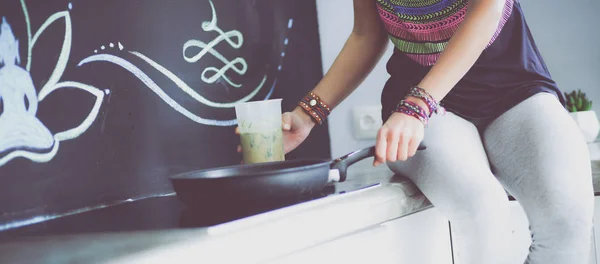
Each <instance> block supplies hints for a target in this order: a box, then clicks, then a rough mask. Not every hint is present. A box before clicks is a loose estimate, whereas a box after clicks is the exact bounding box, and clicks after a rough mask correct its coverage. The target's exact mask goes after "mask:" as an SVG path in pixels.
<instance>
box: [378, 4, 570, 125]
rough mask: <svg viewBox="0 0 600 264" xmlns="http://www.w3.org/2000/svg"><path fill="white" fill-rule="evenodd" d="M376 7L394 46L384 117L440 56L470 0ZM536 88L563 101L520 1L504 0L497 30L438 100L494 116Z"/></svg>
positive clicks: (471, 113)
mask: <svg viewBox="0 0 600 264" xmlns="http://www.w3.org/2000/svg"><path fill="white" fill-rule="evenodd" d="M377 7H378V12H379V15H380V17H381V19H382V21H383V23H384V25H385V27H386V29H387V31H388V33H389V34H388V35H389V38H390V40H391V41H392V43H393V44H394V46H395V50H394V53H393V55H392V57H391V58H390V59H389V61H388V63H387V71H388V73H389V74H390V76H391V77H390V79H389V80H388V82H387V83H386V85H385V87H384V89H383V93H382V96H381V103H382V106H383V110H382V118H383V120H384V121H385V120H387V118H388V117H389V116H390V115H391V111H392V110H393V109H394V108H395V107H396V105H397V104H398V102H399V101H400V100H402V98H404V96H405V95H406V93H407V92H408V89H409V88H410V86H411V85H416V84H418V83H419V82H420V81H421V80H422V79H423V77H424V76H425V75H426V74H427V72H428V71H429V69H431V65H433V64H434V63H435V61H436V60H437V58H439V55H440V54H441V52H443V49H444V48H445V46H446V44H447V42H448V40H449V39H450V38H451V37H452V35H453V33H454V32H455V31H456V29H457V28H458V26H459V25H460V23H461V22H462V20H463V19H464V16H465V14H466V9H467V7H468V0H423V1H415V0H377ZM539 92H549V93H552V94H554V95H556V96H557V97H558V99H559V100H560V102H561V103H562V104H563V105H564V98H563V95H562V93H561V91H560V90H559V89H558V87H557V85H556V83H555V82H554V81H553V80H552V77H551V76H550V73H549V72H548V69H547V67H546V64H545V63H544V61H543V59H542V56H541V55H540V52H539V50H538V48H537V47H536V44H535V42H534V40H533V37H532V35H531V32H530V31H529V27H528V26H527V23H526V21H525V18H524V15H523V10H522V9H521V6H520V3H519V2H518V1H514V0H506V5H505V8H504V16H503V18H502V19H501V21H500V23H499V26H498V30H497V31H496V34H494V37H493V38H492V39H491V40H490V42H489V44H488V46H487V47H486V49H485V50H484V51H483V53H482V54H481V56H480V57H479V59H478V60H477V62H476V63H475V65H474V66H473V67H472V68H471V69H470V70H469V71H468V72H467V74H466V75H465V76H464V77H463V78H462V80H461V81H460V82H459V83H458V84H457V85H456V86H455V87H454V88H453V89H452V90H451V91H450V93H449V94H448V95H447V96H446V97H445V98H444V99H443V100H442V101H441V103H442V105H443V106H444V107H445V108H446V110H448V111H449V112H453V113H455V114H457V115H459V116H462V117H464V118H466V119H468V120H472V121H474V120H481V119H488V118H494V117H496V116H498V115H500V114H502V113H504V112H505V111H506V110H508V109H510V108H511V107H513V106H515V105H516V104H518V103H520V102H522V101H523V100H525V99H527V98H528V97H530V96H532V95H534V94H536V93H539Z"/></svg>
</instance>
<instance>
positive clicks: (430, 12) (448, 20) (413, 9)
mask: <svg viewBox="0 0 600 264" xmlns="http://www.w3.org/2000/svg"><path fill="white" fill-rule="evenodd" d="M376 1H377V10H378V13H379V16H380V18H381V20H382V21H383V24H384V26H385V28H386V30H387V31H388V35H389V38H390V40H391V41H392V43H393V44H394V46H395V47H396V48H397V49H398V50H399V51H401V52H403V53H405V54H406V55H407V56H408V57H409V58H411V59H412V60H414V61H416V62H417V63H419V64H421V65H424V66H431V65H433V64H434V63H435V62H436V61H437V59H439V57H440V55H441V53H442V52H443V51H444V49H445V48H446V46H447V45H448V41H449V40H450V38H451V37H452V36H453V35H454V33H455V32H456V30H457V29H458V27H459V26H460V24H461V23H462V22H463V20H464V18H465V16H466V14H467V7H468V0H376ZM514 1H515V0H506V1H505V6H504V12H503V16H502V19H501V20H500V23H499V24H498V29H497V30H496V32H495V33H494V36H493V37H492V39H491V40H490V42H489V43H488V47H489V46H490V45H491V44H492V43H493V42H494V41H495V40H496V38H497V37H498V35H499V34H500V32H501V30H502V28H503V27H504V25H505V24H506V22H507V21H508V19H509V18H510V16H511V14H512V10H513V4H514Z"/></svg>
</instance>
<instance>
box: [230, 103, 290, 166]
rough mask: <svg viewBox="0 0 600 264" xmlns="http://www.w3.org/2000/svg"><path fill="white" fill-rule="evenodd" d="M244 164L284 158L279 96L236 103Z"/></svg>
mask: <svg viewBox="0 0 600 264" xmlns="http://www.w3.org/2000/svg"><path fill="white" fill-rule="evenodd" d="M235 114H236V117H237V122H238V129H239V132H240V138H241V141H242V150H243V151H242V155H243V159H244V163H245V164H253V163H264V162H274V161H283V160H285V154H284V153H283V131H282V129H281V125H282V123H281V99H272V100H264V101H253V102H246V103H240V104H236V105H235Z"/></svg>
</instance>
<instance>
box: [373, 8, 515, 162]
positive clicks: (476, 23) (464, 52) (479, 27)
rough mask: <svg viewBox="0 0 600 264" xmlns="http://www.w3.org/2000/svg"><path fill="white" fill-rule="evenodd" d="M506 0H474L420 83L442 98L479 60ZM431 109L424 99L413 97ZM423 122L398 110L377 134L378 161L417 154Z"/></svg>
mask: <svg viewBox="0 0 600 264" xmlns="http://www.w3.org/2000/svg"><path fill="white" fill-rule="evenodd" d="M504 5H505V0H471V1H469V7H468V10H467V14H466V15H465V19H464V20H463V22H462V23H461V25H460V26H459V27H458V29H457V31H456V32H455V33H454V35H453V36H452V38H450V41H449V42H448V45H447V46H446V48H445V49H444V51H443V52H442V55H441V56H440V58H439V59H438V60H437V62H436V63H435V64H434V66H433V67H432V68H431V70H430V71H429V72H428V73H427V75H425V77H424V78H423V80H421V82H420V83H419V86H420V87H421V88H423V89H425V90H426V91H427V92H428V93H429V94H431V95H432V96H433V97H434V98H435V99H436V100H437V101H440V100H442V99H443V98H444V97H445V96H446V95H447V94H448V93H449V92H450V90H451V89H452V88H453V87H454V86H455V85H456V84H457V83H458V81H460V79H462V78H463V77H464V75H465V74H466V73H467V71H469V69H471V67H472V66H473V64H475V62H476V61H477V59H478V58H479V56H480V55H481V53H482V52H483V50H484V49H485V47H486V46H487V44H488V43H489V41H490V40H491V39H492V37H493V35H494V33H495V32H496V30H497V28H498V24H499V22H500V19H501V17H502V13H503V10H504ZM406 100H408V101H413V102H415V103H416V104H419V105H421V107H422V108H423V109H424V110H425V111H427V109H428V107H427V105H426V104H425V103H424V102H423V101H422V100H420V99H418V98H414V97H409V98H407V99H406ZM423 135H424V131H423V124H421V122H420V121H419V120H417V119H416V118H414V117H412V116H408V115H404V114H401V113H394V114H392V116H390V118H389V119H388V120H386V121H385V124H384V125H383V126H382V127H381V129H380V130H379V133H378V134H377V143H376V155H375V157H376V158H375V162H374V165H375V166H377V165H379V164H381V163H384V162H385V161H391V162H394V161H396V160H406V159H408V158H409V157H412V156H413V155H415V153H416V151H417V147H418V146H419V143H420V142H421V141H422V140H423Z"/></svg>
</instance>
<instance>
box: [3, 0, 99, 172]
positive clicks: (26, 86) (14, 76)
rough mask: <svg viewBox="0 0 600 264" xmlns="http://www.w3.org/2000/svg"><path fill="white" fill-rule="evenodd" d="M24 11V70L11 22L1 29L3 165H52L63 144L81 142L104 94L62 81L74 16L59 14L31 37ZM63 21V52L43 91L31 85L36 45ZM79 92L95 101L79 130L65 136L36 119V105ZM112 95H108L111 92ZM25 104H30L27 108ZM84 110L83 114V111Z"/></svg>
mask: <svg viewBox="0 0 600 264" xmlns="http://www.w3.org/2000/svg"><path fill="white" fill-rule="evenodd" d="M21 6H22V7H23V12H24V14H25V19H26V21H25V22H26V25H27V36H28V38H27V39H26V41H27V58H26V61H27V63H26V66H25V67H24V68H23V67H22V66H21V64H22V60H21V58H20V55H19V48H18V47H19V40H18V39H16V37H15V35H14V34H13V31H12V28H11V26H10V21H7V20H6V18H4V17H3V18H2V22H1V24H0V100H1V101H2V105H3V109H4V110H3V112H2V113H1V114H0V154H2V156H0V166H2V165H4V164H6V163H7V162H9V161H11V160H13V159H15V158H18V157H23V158H26V159H29V160H32V161H34V162H48V161H50V160H51V159H52V158H53V157H54V156H55V155H56V153H57V152H58V149H59V146H60V142H62V141H66V140H71V139H75V138H77V137H79V136H80V135H81V134H83V133H85V131H86V130H87V129H88V128H89V127H90V126H91V125H92V123H93V122H94V120H95V119H96V117H97V116H98V112H99V110H100V106H101V105H102V102H103V98H104V92H103V91H102V90H100V89H98V88H96V87H93V86H91V85H87V84H84V83H80V82H74V81H63V80H61V79H62V75H63V73H64V71H65V68H66V66H67V62H68V60H69V55H70V51H71V44H72V43H71V40H72V38H71V34H72V31H71V17H70V15H69V11H61V12H58V13H55V14H53V15H51V16H50V17H48V18H47V19H46V21H45V22H44V23H43V24H42V25H41V26H40V28H39V29H38V30H37V31H35V33H33V34H32V31H31V24H30V22H29V14H28V11H27V6H26V4H25V1H24V0H21ZM59 19H63V20H64V25H65V36H64V38H63V44H62V48H61V50H60V51H59V56H58V61H57V63H56V66H55V67H54V69H53V70H52V74H51V75H50V78H49V79H48V81H47V82H46V83H45V84H44V85H43V86H42V87H41V89H40V90H39V92H38V91H37V90H36V88H35V87H34V85H33V81H32V79H31V75H30V70H31V65H32V63H33V58H32V50H33V49H34V48H35V44H36V42H37V40H38V39H39V38H40V37H41V36H42V35H43V33H44V31H45V30H46V28H48V26H50V25H51V24H52V23H54V22H56V21H57V20H59ZM67 88H69V89H80V90H83V91H86V92H88V93H90V95H92V96H94V97H95V98H96V100H95V103H94V106H93V107H92V109H90V110H85V111H89V114H88V115H87V117H86V118H85V119H84V120H83V121H82V122H81V123H80V124H79V125H78V126H76V127H73V128H70V129H67V130H65V131H60V132H56V133H54V134H51V132H50V131H49V130H48V128H46V126H45V125H44V124H43V123H42V122H40V120H39V119H38V118H37V117H36V114H37V109H38V104H41V103H43V101H44V99H45V98H46V97H47V96H48V95H50V94H51V93H52V92H54V91H56V90H58V89H67ZM107 92H108V91H107ZM26 102H27V103H26ZM82 111H84V109H82Z"/></svg>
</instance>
